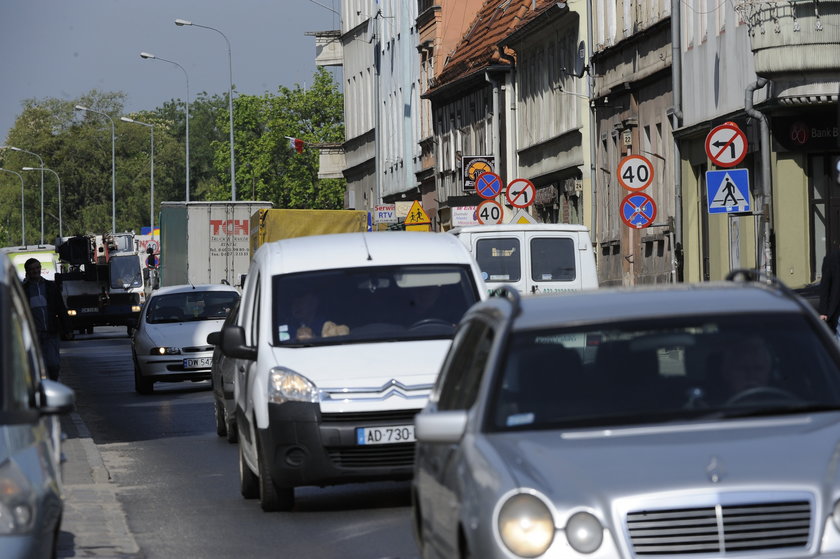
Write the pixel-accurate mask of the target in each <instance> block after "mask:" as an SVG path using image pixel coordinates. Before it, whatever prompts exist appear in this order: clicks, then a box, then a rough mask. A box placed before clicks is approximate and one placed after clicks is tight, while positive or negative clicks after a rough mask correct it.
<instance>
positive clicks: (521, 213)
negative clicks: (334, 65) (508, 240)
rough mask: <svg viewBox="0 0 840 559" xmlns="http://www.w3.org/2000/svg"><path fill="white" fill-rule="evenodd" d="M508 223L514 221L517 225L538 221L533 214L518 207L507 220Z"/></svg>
mask: <svg viewBox="0 0 840 559" xmlns="http://www.w3.org/2000/svg"><path fill="white" fill-rule="evenodd" d="M508 223H515V224H517V225H528V224H529V223H539V222H538V221H537V220H536V219H534V216H532V215H531V214H529V213H528V212H526V211H525V210H523V209H521V208H520V209H518V210H516V213H514V214H513V215H512V216H511V217H510V221H508Z"/></svg>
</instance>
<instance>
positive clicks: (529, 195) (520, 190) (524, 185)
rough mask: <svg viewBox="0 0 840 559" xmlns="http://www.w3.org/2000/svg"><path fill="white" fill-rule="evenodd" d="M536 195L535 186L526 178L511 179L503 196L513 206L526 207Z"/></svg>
mask: <svg viewBox="0 0 840 559" xmlns="http://www.w3.org/2000/svg"><path fill="white" fill-rule="evenodd" d="M536 197H537V187H536V186H534V183H532V182H531V181H529V180H528V179H513V180H512V181H510V183H508V187H507V190H506V191H505V198H506V199H507V202H508V204H510V205H511V206H513V207H514V208H527V207H528V206H530V205H531V204H533V203H534V200H536Z"/></svg>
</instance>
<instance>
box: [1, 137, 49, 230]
mask: <svg viewBox="0 0 840 559" xmlns="http://www.w3.org/2000/svg"><path fill="white" fill-rule="evenodd" d="M2 147H4V148H9V149H10V150H12V151H19V152H21V153H28V154H29V155H34V156H35V157H37V158H38V163H40V164H41V167H43V166H44V160H43V159H41V156H40V155H38V154H37V153H33V152H31V151H27V150H25V149H21V148H17V147H15V146H2ZM0 149H2V148H0ZM41 244H44V173H43V171H42V172H41Z"/></svg>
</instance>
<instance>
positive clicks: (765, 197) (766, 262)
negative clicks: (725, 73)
mask: <svg viewBox="0 0 840 559" xmlns="http://www.w3.org/2000/svg"><path fill="white" fill-rule="evenodd" d="M769 84H770V82H769V80H767V79H766V78H761V77H760V78H758V79H757V80H756V81H754V82H753V83H751V84H750V85H748V86H747V89H746V98H745V99H744V110H745V112H746V113H747V115H749V116H751V117H753V118H755V119H758V121H759V122H760V123H761V138H760V142H761V206H760V207H761V215H760V217H759V219H760V222H759V223H760V227H759V231H760V238H761V243H760V252H759V254H758V257H759V258H758V261H759V268H764V273H765V274H767V275H768V276H769V275H770V273H771V272H772V269H773V262H772V258H773V255H772V254H771V251H770V217H771V215H772V207H771V201H772V199H771V195H772V188H771V187H770V124H769V122H768V121H767V115H765V114H764V113H762V112H761V111H758V110H757V109H755V108H754V107H753V93H754V92H755V91H756V90H757V89H761V88H762V87H764V86H766V85H767V86H769Z"/></svg>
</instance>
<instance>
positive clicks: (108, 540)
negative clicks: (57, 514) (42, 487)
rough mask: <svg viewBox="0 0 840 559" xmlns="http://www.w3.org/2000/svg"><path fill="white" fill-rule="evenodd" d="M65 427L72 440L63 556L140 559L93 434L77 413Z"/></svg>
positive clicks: (67, 446)
mask: <svg viewBox="0 0 840 559" xmlns="http://www.w3.org/2000/svg"><path fill="white" fill-rule="evenodd" d="M61 427H62V430H63V431H64V433H65V434H66V436H67V438H66V439H65V440H64V442H63V444H62V451H63V453H64V456H65V458H66V460H65V461H64V463H63V464H62V476H63V485H64V517H63V518H62V522H61V535H60V536H59V540H58V557H59V558H65V557H97V558H112V559H126V558H132V559H139V558H140V557H142V555H141V553H140V548H139V547H138V546H137V542H136V541H134V536H133V535H132V534H131V532H130V531H129V529H128V524H127V522H126V517H125V512H124V511H123V508H122V505H121V504H120V503H119V501H117V496H116V487H115V485H114V484H113V483H112V482H111V479H110V476H109V474H108V470H107V469H106V468H105V464H104V463H103V461H102V456H101V455H100V454H99V450H98V449H97V448H96V445H95V444H94V442H93V439H92V438H91V436H90V432H89V431H88V430H87V427H86V426H85V424H84V422H83V421H82V419H81V418H80V417H79V415H78V414H76V413H71V414H68V415H65V416H62V417H61Z"/></svg>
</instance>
